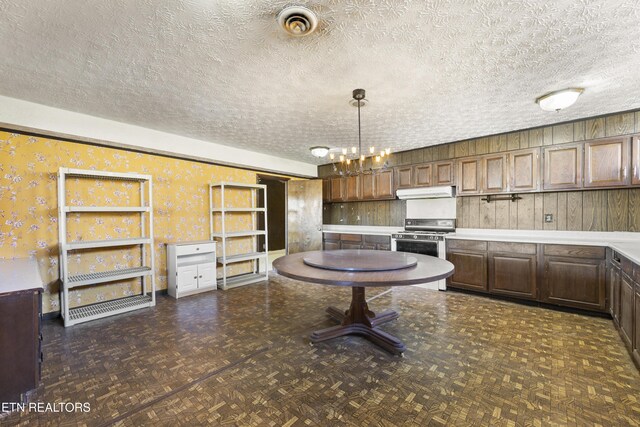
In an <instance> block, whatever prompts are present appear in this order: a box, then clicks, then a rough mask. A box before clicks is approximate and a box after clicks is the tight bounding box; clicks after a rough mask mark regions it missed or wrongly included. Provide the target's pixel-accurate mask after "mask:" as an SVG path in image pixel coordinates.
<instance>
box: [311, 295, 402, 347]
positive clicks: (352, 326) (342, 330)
mask: <svg viewBox="0 0 640 427" xmlns="http://www.w3.org/2000/svg"><path fill="white" fill-rule="evenodd" d="M352 289H353V292H352V297H351V306H350V307H349V310H347V311H345V312H343V311H341V310H340V309H338V308H336V307H329V308H327V313H329V315H330V316H331V317H333V318H334V319H336V320H337V321H339V322H341V324H340V325H338V326H333V327H331V328H326V329H321V330H319V331H315V332H314V333H312V334H311V341H312V342H320V341H325V340H329V339H332V338H337V337H341V336H344V335H360V336H363V337H364V338H366V339H368V340H369V341H371V342H372V343H374V344H376V345H378V346H380V347H382V348H384V349H385V350H387V351H388V352H390V353H393V354H402V353H403V352H404V351H405V350H406V347H405V345H404V344H403V343H402V341H400V340H399V339H397V338H396V337H394V336H392V335H389V334H387V333H386V332H383V331H381V330H380V329H377V327H378V326H380V325H382V324H383V323H387V322H390V321H392V320H395V319H397V318H398V317H399V314H398V313H397V312H395V311H393V310H387V311H385V312H383V313H381V314H379V315H378V316H376V315H375V313H374V312H373V311H371V310H369V306H368V305H367V301H366V300H365V298H364V288H363V287H358V286H354V287H353V288H352Z"/></svg>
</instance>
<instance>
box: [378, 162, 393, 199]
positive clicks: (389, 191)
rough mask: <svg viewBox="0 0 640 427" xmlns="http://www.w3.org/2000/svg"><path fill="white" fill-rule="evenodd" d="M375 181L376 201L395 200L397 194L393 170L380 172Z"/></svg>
mask: <svg viewBox="0 0 640 427" xmlns="http://www.w3.org/2000/svg"><path fill="white" fill-rule="evenodd" d="M375 177H376V181H375V184H376V185H375V195H376V199H393V198H395V193H394V190H393V169H388V170H385V171H381V172H378V173H377V174H376V175H375Z"/></svg>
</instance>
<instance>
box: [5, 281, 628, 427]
mask: <svg viewBox="0 0 640 427" xmlns="http://www.w3.org/2000/svg"><path fill="white" fill-rule="evenodd" d="M380 292H383V290H372V291H369V293H368V296H369V297H371V296H373V295H375V294H377V293H380ZM349 301H350V289H340V288H334V287H326V286H322V285H311V284H304V283H300V282H296V281H292V280H288V279H284V278H281V277H273V278H272V279H271V280H270V282H269V284H268V285H266V284H257V285H252V286H247V287H243V288H238V289H233V290H230V291H226V292H222V291H218V292H210V293H206V294H201V295H197V296H192V297H188V298H184V299H181V300H179V301H176V300H173V299H171V298H169V297H160V298H159V299H158V305H157V306H156V307H155V308H154V309H149V310H143V311H138V312H133V313H128V314H124V315H120V316H116V317H112V318H107V319H102V320H98V321H94V322H91V323H87V324H82V325H77V326H74V327H72V328H68V329H65V328H63V327H62V325H61V323H60V322H58V321H49V322H45V324H44V337H45V338H44V347H43V348H44V356H45V362H44V366H43V377H42V383H41V385H40V387H39V388H38V390H37V391H36V393H35V395H34V396H33V400H35V401H39V402H50V403H53V402H89V403H90V404H91V411H90V412H88V413H71V414H64V413H56V414H52V413H47V414H39V413H34V412H24V413H13V414H10V415H9V416H4V417H3V418H0V423H1V424H4V425H16V424H18V425H29V426H32V425H89V426H101V425H112V424H114V423H115V425H119V426H140V425H154V426H155V425H166V426H176V425H184V426H197V425H207V424H208V425H241V426H245V425H256V426H263V425H264V426H305V425H320V426H337V425H348V426H400V425H408V426H427V425H429V426H431V425H433V426H439V425H461V426H462V425H474V426H476V425H498V426H543V425H544V426H547V425H572V426H582V425H601V426H622V425H630V426H638V425H640V373H639V372H638V370H637V369H636V368H635V366H634V365H633V363H632V362H631V359H630V357H629V355H628V353H627V352H626V350H625V348H624V347H623V344H622V341H621V340H620V338H619V336H618V334H617V332H616V331H615V330H614V328H613V325H612V323H611V321H610V320H608V319H603V318H597V317H589V316H584V315H580V314H572V313H565V312H559V311H553V310H549V309H545V308H539V307H529V306H523V305H518V304H514V303H510V302H502V301H495V300H491V299H487V298H482V297H476V296H473V295H466V294H461V293H455V292H437V291H426V290H424V289H419V288H414V287H402V288H394V289H393V290H392V291H391V292H388V293H385V294H383V295H381V296H379V297H377V298H375V299H373V300H372V301H371V302H370V303H369V306H370V307H371V308H372V309H373V310H374V311H382V310H383V309H386V308H392V309H395V310H397V311H399V312H400V313H401V317H400V318H399V319H398V320H396V321H394V322H391V323H388V324H385V325H384V326H383V327H382V329H383V330H386V331H388V332H389V333H391V334H393V335H395V336H397V337H400V338H401V339H403V340H404V342H405V344H406V345H407V348H408V349H407V352H406V353H405V357H404V358H400V357H397V356H392V355H390V354H387V353H385V352H384V351H382V350H380V349H379V348H378V347H376V346H374V345H371V344H370V343H368V342H366V341H364V340H363V339H361V338H359V337H354V336H349V337H344V338H338V339H335V340H331V341H327V342H323V343H319V344H316V345H313V346H311V345H310V343H309V339H308V337H309V334H310V333H311V332H312V331H313V330H316V329H320V328H323V327H328V326H331V325H332V324H334V323H333V321H332V320H330V319H329V317H328V316H327V315H326V314H325V313H324V308H325V307H326V306H329V305H335V306H339V307H343V306H345V305H346V304H347V303H348V302H349ZM298 310H300V311H298ZM292 313H301V314H297V315H295V317H293V318H292Z"/></svg>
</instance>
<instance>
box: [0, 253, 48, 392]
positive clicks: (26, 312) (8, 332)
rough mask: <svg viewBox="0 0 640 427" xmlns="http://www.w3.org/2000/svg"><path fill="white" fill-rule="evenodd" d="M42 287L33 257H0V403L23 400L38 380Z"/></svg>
mask: <svg viewBox="0 0 640 427" xmlns="http://www.w3.org/2000/svg"><path fill="white" fill-rule="evenodd" d="M42 289H43V283H42V279H41V277H40V273H39V271H38V264H37V262H36V261H35V260H32V259H13V260H0V402H23V401H24V398H25V395H24V394H25V393H26V392H28V391H30V390H33V389H35V388H36V387H37V386H38V382H39V381H40V366H41V363H42V350H41V343H42V334H41V332H40V321H41V317H42Z"/></svg>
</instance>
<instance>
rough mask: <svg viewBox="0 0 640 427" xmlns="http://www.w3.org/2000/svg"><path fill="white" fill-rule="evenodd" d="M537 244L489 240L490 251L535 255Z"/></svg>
mask: <svg viewBox="0 0 640 427" xmlns="http://www.w3.org/2000/svg"><path fill="white" fill-rule="evenodd" d="M537 246H538V245H536V244H535V243H512V242H489V251H490V252H504V253H515V254H527V255H535V254H536V253H537Z"/></svg>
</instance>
